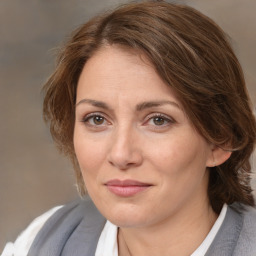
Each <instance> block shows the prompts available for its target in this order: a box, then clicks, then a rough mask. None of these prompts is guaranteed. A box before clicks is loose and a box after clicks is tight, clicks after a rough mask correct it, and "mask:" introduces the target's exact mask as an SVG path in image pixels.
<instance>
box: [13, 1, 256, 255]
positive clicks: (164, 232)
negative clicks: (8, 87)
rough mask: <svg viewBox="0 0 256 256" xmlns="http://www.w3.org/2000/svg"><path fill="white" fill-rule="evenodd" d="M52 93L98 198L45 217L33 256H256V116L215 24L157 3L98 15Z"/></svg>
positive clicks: (47, 108)
mask: <svg viewBox="0 0 256 256" xmlns="http://www.w3.org/2000/svg"><path fill="white" fill-rule="evenodd" d="M44 89H45V92H46V95H45V101H44V118H45V120H46V121H48V122H49V123H50V129H51V133H52V135H53V138H54V140H55V142H56V143H57V145H58V147H59V149H60V150H61V151H62V152H63V153H65V154H67V155H68V156H69V157H70V158H71V160H72V162H73V164H74V167H75V170H76V177H77V184H78V188H79V191H80V194H81V195H82V196H84V195H85V194H86V192H85V191H87V192H88V194H89V197H90V199H89V197H85V198H84V199H83V200H79V201H76V202H73V203H71V204H69V205H67V206H64V207H61V208H60V209H59V208H58V209H54V210H52V212H49V213H47V215H44V216H43V217H41V219H39V221H38V222H37V223H36V224H34V226H33V227H32V228H31V227H30V230H31V229H33V230H34V231H33V235H32V232H31V231H27V232H25V236H24V235H23V237H21V238H20V240H19V241H20V243H19V244H20V245H21V244H23V245H24V241H25V240H26V242H27V243H28V246H27V250H28V255H31V256H33V255H37V256H45V255H52V256H57V255H58V256H59V255H73V256H76V255H86V256H87V255H88V256H91V255H97V256H99V255H104V256H107V255H114V256H117V255H119V256H120V255H163V256H165V255H168V256H169V255H181V256H183V255H192V256H199V255H208V256H209V255H216V256H217V255H218V256H221V255H225V256H228V255H239V256H241V255H246V256H253V255H256V246H255V242H254V241H255V235H256V224H255V223H256V222H255V220H256V213H255V210H254V209H253V207H252V206H254V199H253V196H252V190H251V187H250V183H249V181H250V179H249V175H250V172H251V167H250V163H249V157H250V156H251V154H252V152H253V148H254V145H255V140H256V124H255V118H254V116H253V114H252V109H251V106H250V104H249V99H248V95H247V91H246V87H245V82H244V78H243V73H242V70H241V67H240V65H239V62H238V60H237V58H236V57H235V55H234V53H233V50H232V49H231V47H230V45H229V43H228V42H227V40H226V37H225V34H224V33H223V31H222V30H221V29H220V28H219V27H218V26H217V25H216V24H215V23H214V22H213V21H212V20H210V19H209V18H207V17H205V16H204V15H202V14H201V13H199V12H198V11H196V10H194V9H192V8H190V7H187V6H181V5H176V4H170V3H165V2H151V1H149V2H144V3H133V4H128V5H125V6H122V7H120V8H118V9H116V10H114V11H113V12H110V13H107V14H103V15H100V16H97V17H95V18H93V19H92V20H90V21H89V22H88V23H86V24H85V25H83V26H81V27H80V28H79V29H78V30H77V31H75V33H74V35H73V36H72V38H71V39H70V41H69V42H68V43H67V45H66V46H65V48H64V49H63V52H62V53H61V55H60V58H59V61H58V66H57V68H56V71H55V72H54V74H53V75H52V76H51V77H50V79H49V81H48V82H47V84H46V85H45V87H44ZM49 215H50V216H51V217H49ZM45 221H46V223H44V222H45ZM38 223H40V224H38ZM43 223H44V224H43ZM31 237H32V238H31ZM16 251H17V249H16ZM17 255H18V254H17ZM25 255H26V254H25Z"/></svg>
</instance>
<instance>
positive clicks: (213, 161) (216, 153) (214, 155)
mask: <svg viewBox="0 0 256 256" xmlns="http://www.w3.org/2000/svg"><path fill="white" fill-rule="evenodd" d="M231 154H232V152H230V151H227V150H225V149H222V148H220V147H218V146H215V145H213V146H212V149H211V156H210V157H209V159H208V161H207V167H215V166H218V165H221V164H223V163H224V162H226V161H227V160H228V159H229V158H230V156H231Z"/></svg>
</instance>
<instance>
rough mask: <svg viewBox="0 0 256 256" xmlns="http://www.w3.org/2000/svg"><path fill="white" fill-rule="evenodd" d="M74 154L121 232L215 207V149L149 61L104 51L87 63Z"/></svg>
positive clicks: (90, 187)
mask: <svg viewBox="0 0 256 256" xmlns="http://www.w3.org/2000/svg"><path fill="white" fill-rule="evenodd" d="M74 146H75V152H76V156H77V159H78V162H79V164H80V167H81V171H82V174H83V177H84V181H85V185H86V188H87V190H88V193H89V195H90V197H91V198H92V200H93V201H94V203H95V205H96V206H97V208H98V209H99V210H100V211H101V213H102V214H103V215H104V216H105V217H106V218H107V219H109V220H110V221H111V222H112V223H114V224H116V225H118V226H123V227H144V226H149V225H156V224H158V223H163V222H164V221H167V220H168V219H171V218H175V216H183V215H184V216H189V214H190V213H192V212H195V211H198V210H199V209H201V208H202V205H203V204H204V205H205V204H208V203H209V202H208V199H207V185H208V170H206V167H207V165H211V164H212V150H211V145H209V144H208V143H207V142H206V141H205V140H204V139H203V138H202V137H201V136H200V135H199V134H198V133H197V132H196V130H195V129H194V127H193V126H192V124H191V123H190V121H189V120H188V118H187V117H186V114H185V113H184V111H183V109H182V106H181V104H180V102H179V101H178V100H177V98H176V97H175V94H174V93H173V92H172V90H171V89H170V88H169V87H168V86H167V85H166V84H165V83H164V82H163V81H162V80H161V78H160V77H159V76H158V75H157V73H156V72H155V70H154V68H153V67H152V65H151V64H150V63H149V61H148V60H147V59H146V57H145V56H143V55H139V54H138V53H137V54H136V53H135V52H132V51H128V50H125V49H122V48H121V47H117V46H106V47H104V48H101V49H100V50H99V51H98V52H97V53H96V54H95V55H94V56H93V57H92V58H90V59H89V61H88V62H87V63H86V65H85V66H84V68H83V71H82V73H81V76H80V79H79V82H78V88H77V102H76V122H75V130H74Z"/></svg>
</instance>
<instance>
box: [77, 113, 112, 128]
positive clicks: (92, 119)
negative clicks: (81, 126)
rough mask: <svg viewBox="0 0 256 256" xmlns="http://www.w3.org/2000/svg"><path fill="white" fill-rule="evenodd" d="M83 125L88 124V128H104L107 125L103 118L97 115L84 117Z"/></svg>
mask: <svg viewBox="0 0 256 256" xmlns="http://www.w3.org/2000/svg"><path fill="white" fill-rule="evenodd" d="M82 122H83V123H85V124H88V125H90V126H104V125H107V124H108V122H107V120H106V118H105V117H104V116H101V115H97V114H90V115H88V116H86V117H85V118H84V119H83V120H82Z"/></svg>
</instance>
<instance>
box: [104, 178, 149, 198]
mask: <svg viewBox="0 0 256 256" xmlns="http://www.w3.org/2000/svg"><path fill="white" fill-rule="evenodd" d="M104 185H105V186H106V187H107V188H108V190H109V191H110V192H111V193H113V194H115V195H117V196H121V197H130V196H134V195H136V194H138V193H140V192H142V191H145V190H147V189H148V188H150V187H151V186H152V184H148V183H144V182H140V181H136V180H118V179H115V180H109V181H108V182H106V183H105V184H104Z"/></svg>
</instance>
